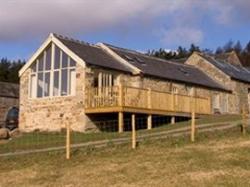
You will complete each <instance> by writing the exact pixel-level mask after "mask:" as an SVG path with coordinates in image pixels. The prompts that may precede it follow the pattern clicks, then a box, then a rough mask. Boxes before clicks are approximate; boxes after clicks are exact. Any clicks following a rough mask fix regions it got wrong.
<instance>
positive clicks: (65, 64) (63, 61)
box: [62, 52, 68, 68]
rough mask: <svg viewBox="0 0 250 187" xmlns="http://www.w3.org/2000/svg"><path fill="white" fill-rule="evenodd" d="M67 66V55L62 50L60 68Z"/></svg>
mask: <svg viewBox="0 0 250 187" xmlns="http://www.w3.org/2000/svg"><path fill="white" fill-rule="evenodd" d="M66 67H68V55H66V53H64V52H62V68H66Z"/></svg>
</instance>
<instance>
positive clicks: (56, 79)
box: [53, 71, 59, 96]
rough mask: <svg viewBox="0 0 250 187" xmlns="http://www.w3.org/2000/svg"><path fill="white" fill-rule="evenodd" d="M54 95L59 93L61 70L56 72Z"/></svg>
mask: <svg viewBox="0 0 250 187" xmlns="http://www.w3.org/2000/svg"><path fill="white" fill-rule="evenodd" d="M53 95H54V96H58V95H59V71H55V72H54V86H53Z"/></svg>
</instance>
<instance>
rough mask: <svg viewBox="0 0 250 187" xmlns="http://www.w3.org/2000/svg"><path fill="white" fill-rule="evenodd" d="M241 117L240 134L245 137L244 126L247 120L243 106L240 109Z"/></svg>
mask: <svg viewBox="0 0 250 187" xmlns="http://www.w3.org/2000/svg"><path fill="white" fill-rule="evenodd" d="M241 115H242V134H243V135H245V134H246V125H247V122H246V120H247V118H246V108H245V106H243V107H242V110H241Z"/></svg>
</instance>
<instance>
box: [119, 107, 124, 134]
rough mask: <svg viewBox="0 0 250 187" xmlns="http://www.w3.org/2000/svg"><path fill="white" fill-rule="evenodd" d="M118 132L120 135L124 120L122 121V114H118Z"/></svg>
mask: <svg viewBox="0 0 250 187" xmlns="http://www.w3.org/2000/svg"><path fill="white" fill-rule="evenodd" d="M118 122H119V124H118V131H119V133H122V132H123V130H124V120H123V112H119V113H118Z"/></svg>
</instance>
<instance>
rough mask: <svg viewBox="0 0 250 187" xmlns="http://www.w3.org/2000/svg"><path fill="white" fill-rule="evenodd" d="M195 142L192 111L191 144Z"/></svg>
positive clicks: (193, 114) (193, 113)
mask: <svg viewBox="0 0 250 187" xmlns="http://www.w3.org/2000/svg"><path fill="white" fill-rule="evenodd" d="M194 141H195V112H194V111H192V121H191V142H194Z"/></svg>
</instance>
